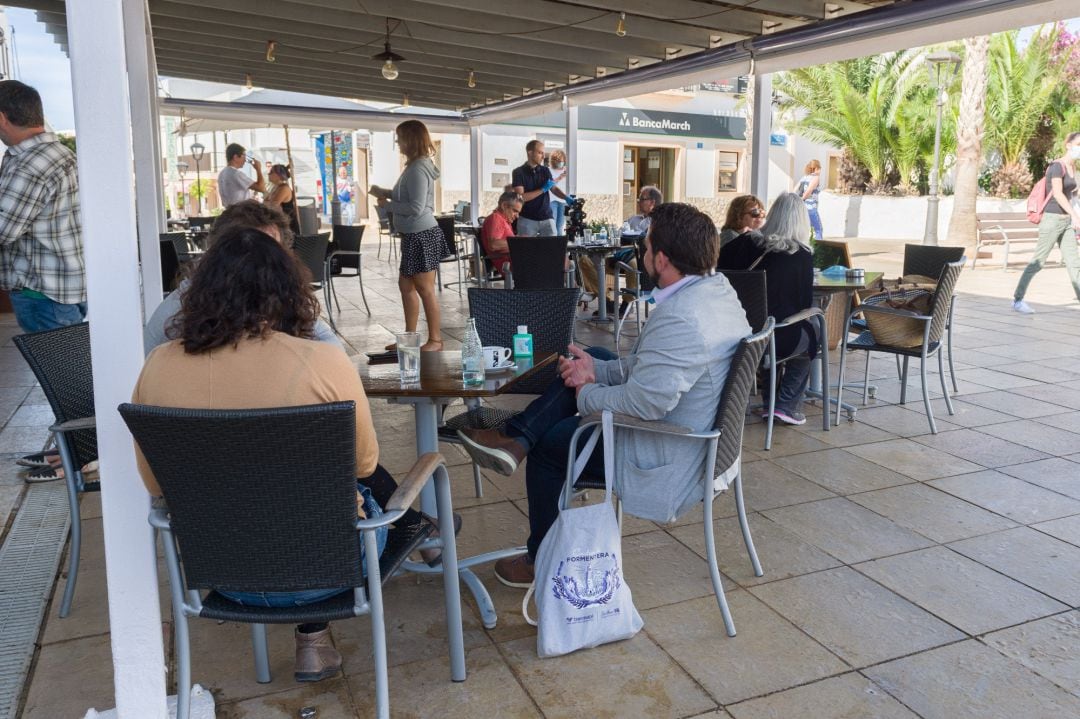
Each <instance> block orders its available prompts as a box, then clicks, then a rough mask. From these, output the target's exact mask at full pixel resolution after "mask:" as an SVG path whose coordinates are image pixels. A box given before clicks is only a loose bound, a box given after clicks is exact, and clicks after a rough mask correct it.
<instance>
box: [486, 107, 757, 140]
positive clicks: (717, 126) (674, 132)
mask: <svg viewBox="0 0 1080 719" xmlns="http://www.w3.org/2000/svg"><path fill="white" fill-rule="evenodd" d="M564 119H565V116H564V115H563V113H561V112H551V113H548V114H546V115H541V116H540V117H537V118H532V119H526V120H511V121H508V122H507V123H506V124H508V125H531V126H534V127H535V126H545V127H551V126H555V127H558V126H561V125H562V124H563V120H564ZM578 128H579V129H581V130H607V131H611V132H634V133H645V134H649V135H671V136H679V137H711V138H716V139H720V140H742V139H744V138H745V135H746V119H745V118H743V117H728V116H720V115H698V114H694V113H689V112H663V111H660V110H638V109H634V108H626V109H623V108H620V107H599V106H595V105H588V106H586V107H582V108H580V109H579V110H578Z"/></svg>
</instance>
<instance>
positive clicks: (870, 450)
mask: <svg viewBox="0 0 1080 719" xmlns="http://www.w3.org/2000/svg"><path fill="white" fill-rule="evenodd" d="M916 439H917V438H916ZM848 451H849V452H852V453H854V454H856V455H858V456H860V457H862V458H863V459H867V460H869V461H871V462H873V463H874V464H879V465H881V466H882V467H885V468H886V469H891V470H893V471H896V472H900V473H901V474H905V475H907V476H908V477H911V478H912V479H917V480H920V481H923V480H928V479H936V478H938V477H948V476H950V475H953V474H964V473H965V472H974V471H977V470H979V469H981V468H982V467H981V466H980V465H978V464H975V463H974V462H969V461H967V460H965V459H960V458H959V457H956V456H955V455H952V454H949V453H947V452H942V451H940V450H937V449H934V448H932V447H927V446H925V445H922V444H919V443H918V442H916V441H914V440H913V439H893V440H889V441H888V442H875V443H874V444H864V445H860V446H858V447H849V448H848Z"/></svg>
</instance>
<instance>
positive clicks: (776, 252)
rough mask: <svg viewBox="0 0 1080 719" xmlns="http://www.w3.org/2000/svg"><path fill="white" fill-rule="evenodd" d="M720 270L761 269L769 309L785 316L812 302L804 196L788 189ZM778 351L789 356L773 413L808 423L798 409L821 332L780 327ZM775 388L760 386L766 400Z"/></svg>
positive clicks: (727, 248) (725, 256)
mask: <svg viewBox="0 0 1080 719" xmlns="http://www.w3.org/2000/svg"><path fill="white" fill-rule="evenodd" d="M717 269H719V270H751V269H754V270H763V271H764V272H765V278H766V279H765V286H766V289H767V291H768V295H769V296H768V305H769V314H770V315H772V316H773V317H775V318H776V319H777V321H782V320H783V319H784V318H785V317H790V316H791V315H793V314H795V313H797V312H801V311H802V310H805V309H807V308H809V307H811V306H812V305H813V303H814V255H813V253H812V252H811V251H810V216H809V214H808V213H807V210H806V205H805V204H804V203H803V201H802V198H801V197H799V196H798V195H796V194H795V193H793V192H785V193H784V194H782V195H780V196H779V197H778V198H776V200H775V201H774V202H773V205H772V207H770V208H769V213H768V215H767V219H766V220H765V224H764V225H762V227H761V229H760V230H757V231H750V232H744V233H743V234H741V235H739V236H738V237H736V238H735V239H734V240H732V241H731V242H729V243H728V244H726V245H724V246H723V247H722V248H721V249H720V261H719V263H717ZM775 342H776V356H777V357H791V359H790V360H788V361H787V362H785V363H784V364H783V365H781V367H778V368H777V371H778V372H780V371H781V369H782V371H783V375H782V376H781V377H780V379H779V388H778V389H777V390H776V409H775V410H774V412H773V416H774V417H775V418H776V419H777V420H779V421H780V422H783V423H784V424H804V423H805V422H806V417H805V416H804V415H803V414H802V412H801V411H800V409H801V406H802V400H803V395H804V394H805V393H806V386H807V383H808V381H809V378H810V362H811V361H812V360H813V358H814V355H816V354H817V344H818V343H817V333H816V332H815V330H814V327H813V325H811V324H810V323H809V322H805V321H804V322H800V323H798V324H796V325H793V326H791V327H784V328H781V329H779V330H777V331H776V338H775ZM770 391H772V388H770V387H768V386H766V385H765V384H763V385H762V388H761V392H762V397H763V398H764V399H765V403H766V405H768V397H769V394H768V393H769V392H770Z"/></svg>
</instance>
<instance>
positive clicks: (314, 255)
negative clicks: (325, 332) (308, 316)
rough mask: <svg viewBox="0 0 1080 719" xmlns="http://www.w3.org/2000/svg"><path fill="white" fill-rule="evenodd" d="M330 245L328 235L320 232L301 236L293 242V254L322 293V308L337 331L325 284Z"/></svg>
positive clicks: (327, 287) (328, 291) (327, 288)
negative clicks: (327, 249) (327, 250)
mask: <svg viewBox="0 0 1080 719" xmlns="http://www.w3.org/2000/svg"><path fill="white" fill-rule="evenodd" d="M329 244H330V233H329V232H321V233H319V234H317V235H301V236H300V237H297V238H295V239H294V240H293V253H294V254H295V255H296V258H297V259H298V260H300V264H302V265H303V266H304V267H306V268H307V269H308V272H310V273H311V283H312V284H313V285H318V286H319V289H321V290H322V293H323V307H325V308H326V316H327V317H328V318H329V319H330V326H331V327H333V328H334V330H335V331H336V330H337V327H336V326H335V325H334V313H333V312H331V311H330V310H331V309H332V308H331V307H330V288H329V286H328V285H329V284H330V283H329V282H326V271H327V265H326V247H327V245H329Z"/></svg>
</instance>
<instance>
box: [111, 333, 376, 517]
mask: <svg viewBox="0 0 1080 719" xmlns="http://www.w3.org/2000/svg"><path fill="white" fill-rule="evenodd" d="M347 400H352V401H354V402H356V476H357V477H358V478H363V477H367V476H368V475H370V474H371V473H372V472H374V471H375V465H376V464H378V461H379V445H378V444H377V442H376V439H375V428H374V426H373V425H372V422H371V409H370V407H369V406H368V400H367V395H365V394H364V387H363V385H361V384H360V376H359V374H358V373H357V371H356V368H355V367H353V364H352V362H351V361H350V360H349V358H348V356H347V355H346V354H345V352H344V351H343V350H342V349H341V348H340V347H337V346H334V345H331V344H327V343H325V342H312V341H311V340H307V339H300V338H298V337H291V336H289V335H286V334H283V333H281V332H272V333H271V334H270V335H269V336H268V337H267V338H266V339H245V340H242V341H241V342H240V343H239V344H238V345H237V346H236V347H223V348H219V349H216V350H213V351H211V352H204V353H201V354H187V353H186V352H184V348H183V346H182V345H181V344H180V342H179V341H176V340H174V341H172V342H168V343H166V344H163V345H161V346H159V347H158V348H157V349H155V350H154V351H153V352H151V353H150V356H149V357H147V359H146V364H145V365H143V370H142V373H141V374H140V375H139V381H138V382H137V383H136V385H135V391H134V393H133V394H132V396H131V401H132V402H135V403H137V404H148V405H155V406H159V407H183V408H186V409H256V408H261V407H293V406H298V405H305V404H322V403H324V402H341V401H347ZM135 454H136V458H137V460H138V465H139V474H140V475H142V479H143V482H144V483H145V484H146V489H147V490H148V491H149V492H150V494H152V495H153V496H155V497H156V496H159V495H160V494H161V488H160V487H159V486H158V483H157V481H156V480H155V479H154V475H153V473H152V472H151V471H150V467H149V466H148V465H147V464H146V460H145V459H144V458H143V455H142V452H140V451H139V449H138V447H136V448H135Z"/></svg>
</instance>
